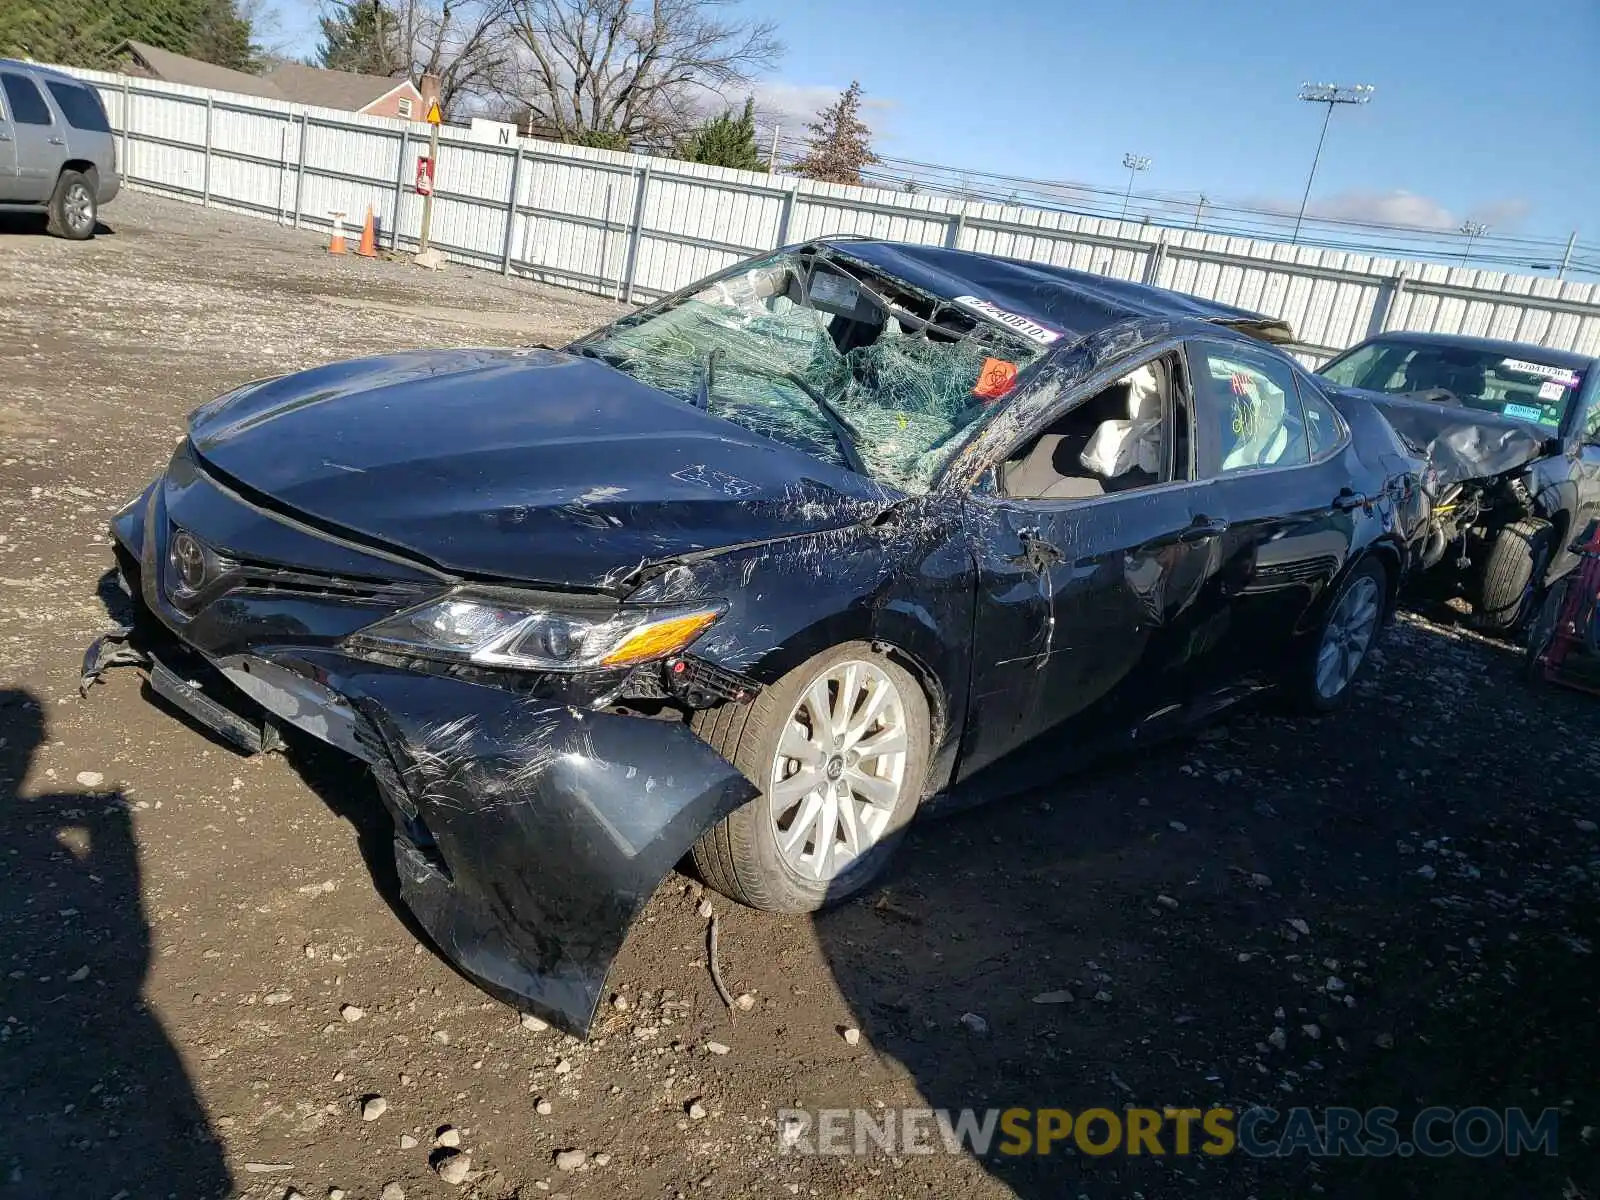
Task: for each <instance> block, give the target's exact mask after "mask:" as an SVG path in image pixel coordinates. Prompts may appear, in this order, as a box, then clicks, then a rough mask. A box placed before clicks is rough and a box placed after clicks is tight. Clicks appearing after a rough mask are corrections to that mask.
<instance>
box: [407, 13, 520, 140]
mask: <svg viewBox="0 0 1600 1200" xmlns="http://www.w3.org/2000/svg"><path fill="white" fill-rule="evenodd" d="M514 4H515V0H400V2H399V3H398V4H396V5H395V6H394V8H393V9H392V10H391V13H392V15H393V17H394V19H395V21H396V28H395V33H394V36H395V38H396V40H397V41H398V42H399V44H400V46H401V53H402V55H404V54H406V53H407V52H408V51H409V54H410V62H411V75H412V77H413V78H421V77H422V76H423V75H437V76H438V77H439V104H440V106H441V107H442V108H443V109H444V110H445V111H446V112H451V111H452V110H453V109H454V107H455V106H456V104H457V102H458V101H461V100H463V99H465V98H468V97H477V98H483V97H486V96H491V95H497V94H498V93H500V92H501V91H503V90H504V88H505V87H506V86H507V84H508V83H509V81H510V79H511V67H512V64H513V62H514V60H515V57H516V54H515V46H514V44H513V43H512V41H511V38H510V21H511V11H512V8H513V6H514Z"/></svg>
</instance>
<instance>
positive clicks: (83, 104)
mask: <svg viewBox="0 0 1600 1200" xmlns="http://www.w3.org/2000/svg"><path fill="white" fill-rule="evenodd" d="M46 86H47V87H48V88H49V89H50V94H51V95H52V96H54V97H55V100H56V107H57V108H59V109H60V110H61V115H62V116H64V117H66V119H67V124H68V125H71V126H72V127H73V128H74V129H82V130H86V131H89V132H93V133H110V132H111V125H110V123H109V122H108V121H107V120H106V113H105V109H104V108H102V107H101V105H100V98H99V97H98V96H96V95H95V94H94V93H93V92H91V91H90V90H89V89H88V88H85V87H78V86H77V85H76V84H71V83H58V82H56V81H55V80H54V79H52V80H49V81H48V82H47V83H46Z"/></svg>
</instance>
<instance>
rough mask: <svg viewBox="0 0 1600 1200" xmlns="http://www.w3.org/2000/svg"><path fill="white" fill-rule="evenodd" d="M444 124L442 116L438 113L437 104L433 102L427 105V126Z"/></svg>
mask: <svg viewBox="0 0 1600 1200" xmlns="http://www.w3.org/2000/svg"><path fill="white" fill-rule="evenodd" d="M443 122H444V114H443V113H441V112H440V111H439V102H438V101H437V100H435V101H434V102H433V103H432V104H430V105H428V124H429V125H439V124H442V123H443Z"/></svg>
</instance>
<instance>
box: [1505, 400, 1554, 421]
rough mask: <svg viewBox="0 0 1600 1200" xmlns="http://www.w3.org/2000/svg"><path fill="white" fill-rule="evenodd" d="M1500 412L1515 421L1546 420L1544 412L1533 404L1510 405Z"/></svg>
mask: <svg viewBox="0 0 1600 1200" xmlns="http://www.w3.org/2000/svg"><path fill="white" fill-rule="evenodd" d="M1500 411H1501V412H1503V413H1504V414H1505V415H1506V416H1508V417H1510V418H1511V419H1512V420H1515V421H1542V420H1544V410H1543V409H1540V408H1535V407H1534V406H1533V405H1531V404H1508V405H1506V406H1505V407H1504V408H1502V409H1501V410H1500Z"/></svg>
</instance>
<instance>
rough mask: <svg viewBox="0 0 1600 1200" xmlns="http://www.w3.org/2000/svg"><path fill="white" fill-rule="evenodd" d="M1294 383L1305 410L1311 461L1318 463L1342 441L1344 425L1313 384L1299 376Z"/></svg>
mask: <svg viewBox="0 0 1600 1200" xmlns="http://www.w3.org/2000/svg"><path fill="white" fill-rule="evenodd" d="M1295 383H1296V384H1297V385H1299V389H1300V402H1301V405H1302V406H1303V407H1304V409H1305V417H1306V440H1307V441H1308V442H1309V443H1310V446H1311V461H1312V462H1320V461H1321V460H1322V459H1324V458H1326V457H1327V456H1328V455H1329V454H1332V453H1333V451H1334V450H1335V449H1337V448H1338V446H1339V443H1340V442H1341V441H1342V440H1343V439H1344V425H1343V423H1342V422H1341V421H1340V420H1339V416H1338V414H1337V413H1336V412H1335V411H1334V408H1333V405H1331V404H1329V403H1328V401H1327V398H1326V397H1324V396H1323V395H1322V393H1321V392H1319V391H1317V389H1316V385H1315V384H1313V383H1311V382H1310V381H1308V380H1307V379H1305V378H1304V377H1301V376H1296V378H1295Z"/></svg>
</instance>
